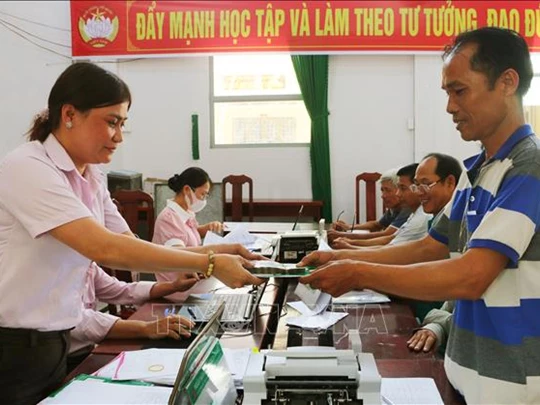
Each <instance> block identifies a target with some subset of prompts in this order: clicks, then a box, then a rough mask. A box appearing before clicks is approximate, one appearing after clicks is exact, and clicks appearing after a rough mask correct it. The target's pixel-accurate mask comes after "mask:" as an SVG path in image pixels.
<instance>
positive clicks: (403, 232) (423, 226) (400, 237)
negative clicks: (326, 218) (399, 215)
mask: <svg viewBox="0 0 540 405" xmlns="http://www.w3.org/2000/svg"><path fill="white" fill-rule="evenodd" d="M417 167H418V164H417V163H413V164H410V165H407V166H405V167H402V168H401V169H399V170H398V172H397V175H398V191H397V196H398V197H399V198H400V199H401V201H402V203H403V204H404V206H406V207H407V208H408V209H409V210H411V211H412V214H411V215H410V216H409V218H408V219H407V221H406V222H405V223H404V224H403V225H402V226H401V227H400V228H399V229H398V231H397V232H396V233H394V234H391V235H386V236H381V237H378V238H373V239H368V240H351V239H346V238H338V239H336V240H335V241H334V242H333V244H332V247H333V248H334V249H354V248H355V247H356V246H362V247H364V246H383V245H387V244H388V243H390V242H391V241H393V240H394V239H395V240H396V241H397V243H402V242H405V241H409V240H417V239H420V238H422V237H424V236H426V235H427V232H428V224H429V221H430V220H431V218H432V216H431V215H427V214H425V213H424V210H423V208H422V205H421V204H420V196H419V195H418V194H417V193H415V192H413V190H411V186H412V185H413V182H414V176H415V173H416V168H417Z"/></svg>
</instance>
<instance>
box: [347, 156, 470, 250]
mask: <svg viewBox="0 0 540 405" xmlns="http://www.w3.org/2000/svg"><path fill="white" fill-rule="evenodd" d="M461 172H462V168H461V165H460V163H459V162H458V161H457V160H456V159H454V158H453V157H452V156H449V155H444V154H442V153H430V154H428V155H426V156H425V157H424V158H423V159H422V161H421V162H420V164H419V165H418V168H417V169H416V174H415V179H414V185H411V191H414V192H415V193H416V194H417V195H418V197H419V199H420V202H421V204H422V208H423V209H424V212H425V213H426V214H432V215H433V216H437V215H439V214H440V213H441V212H442V210H443V208H444V207H445V206H446V204H448V202H449V201H450V199H451V198H452V195H453V193H454V190H455V188H456V183H457V180H458V179H459V176H461ZM430 225H431V223H430ZM400 233H401V232H400V231H398V232H397V233H396V237H395V238H394V239H393V240H392V241H390V243H389V244H390V245H395V244H399V243H402V242H405V241H407V240H415V239H414V238H409V239H405V238H402V237H400ZM423 236H425V235H422V237H423ZM344 242H345V243H347V245H345V244H342V247H346V246H350V248H352V247H353V246H352V245H354V244H355V243H354V242H352V241H349V240H345V241H344Z"/></svg>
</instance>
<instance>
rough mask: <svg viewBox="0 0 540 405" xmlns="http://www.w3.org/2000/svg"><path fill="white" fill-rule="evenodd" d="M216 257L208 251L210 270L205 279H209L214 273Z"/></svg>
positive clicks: (207, 271)
mask: <svg viewBox="0 0 540 405" xmlns="http://www.w3.org/2000/svg"><path fill="white" fill-rule="evenodd" d="M215 257H216V255H215V254H214V252H213V251H212V250H210V251H208V269H207V270H206V273H205V277H206V278H208V277H210V276H211V275H212V273H213V272H214V260H215Z"/></svg>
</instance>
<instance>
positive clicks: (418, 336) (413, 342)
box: [407, 329, 437, 353]
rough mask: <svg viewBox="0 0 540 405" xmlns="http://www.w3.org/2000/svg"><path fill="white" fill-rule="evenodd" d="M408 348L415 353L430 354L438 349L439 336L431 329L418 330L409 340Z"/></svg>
mask: <svg viewBox="0 0 540 405" xmlns="http://www.w3.org/2000/svg"><path fill="white" fill-rule="evenodd" d="M407 347H408V348H409V349H411V350H414V351H415V352H420V351H422V352H424V353H427V352H430V351H432V350H433V349H435V348H436V347H437V335H436V334H435V333H434V332H433V331H432V330H429V329H420V330H417V331H416V332H415V333H414V335H412V336H411V338H410V339H409V340H407Z"/></svg>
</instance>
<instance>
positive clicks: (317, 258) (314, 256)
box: [298, 250, 337, 266]
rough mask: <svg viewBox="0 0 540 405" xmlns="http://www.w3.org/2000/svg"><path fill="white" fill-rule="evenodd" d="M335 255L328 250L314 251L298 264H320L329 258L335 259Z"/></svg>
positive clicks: (326, 261)
mask: <svg viewBox="0 0 540 405" xmlns="http://www.w3.org/2000/svg"><path fill="white" fill-rule="evenodd" d="M336 259H337V258H336V255H335V253H333V252H329V251H322V250H321V251H315V252H311V253H310V254H309V255H307V256H305V257H304V258H303V259H302V260H301V261H300V263H298V266H322V265H323V264H326V263H328V262H329V261H331V260H336Z"/></svg>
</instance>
